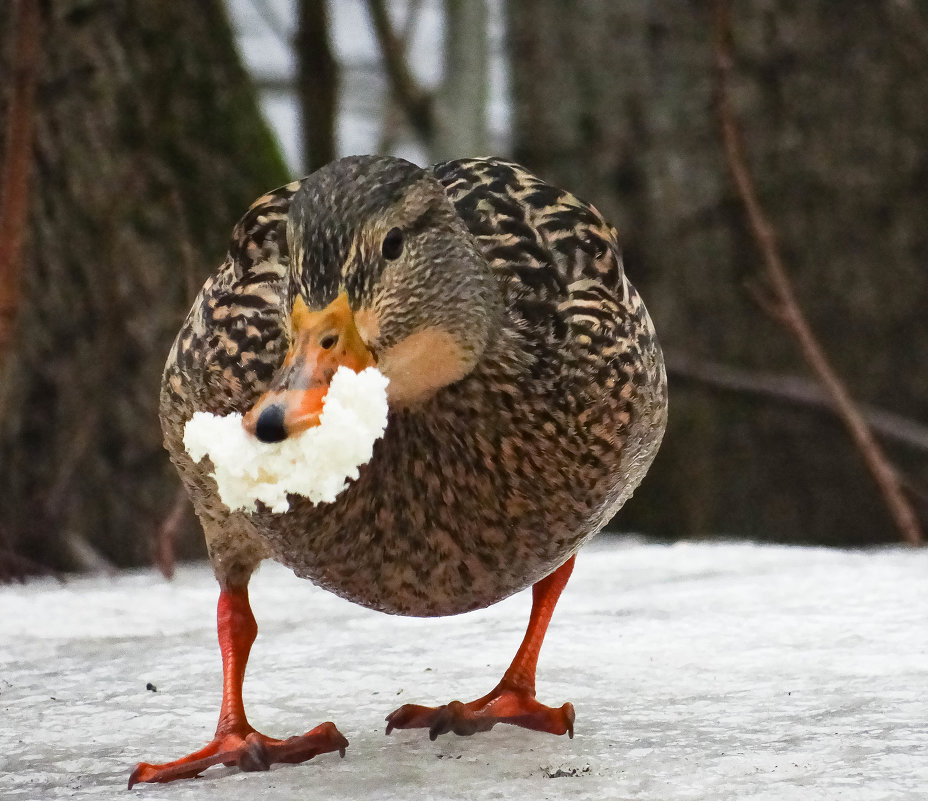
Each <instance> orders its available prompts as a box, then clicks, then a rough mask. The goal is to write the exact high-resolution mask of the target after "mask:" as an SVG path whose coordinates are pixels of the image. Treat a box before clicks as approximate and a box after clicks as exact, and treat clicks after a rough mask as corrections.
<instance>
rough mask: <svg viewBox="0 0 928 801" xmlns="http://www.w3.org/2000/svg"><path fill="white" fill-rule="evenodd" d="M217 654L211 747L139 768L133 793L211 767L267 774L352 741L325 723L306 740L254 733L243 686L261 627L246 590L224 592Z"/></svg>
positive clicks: (218, 613)
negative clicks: (218, 680) (218, 691)
mask: <svg viewBox="0 0 928 801" xmlns="http://www.w3.org/2000/svg"><path fill="white" fill-rule="evenodd" d="M216 627H217V629H218V633H219V650H220V651H221V652H222V707H221V709H220V710H219V723H218V724H217V726H216V734H215V736H214V737H213V739H212V741H211V742H210V743H208V744H207V745H206V747H205V748H201V749H200V750H199V751H194V752H193V753H192V754H188V755H187V756H185V757H182V758H181V759H178V760H175V761H174V762H165V763H164V764H161V765H150V764H148V763H147V762H140V763H139V764H138V765H137V766H136V768H135V770H134V771H132V775H131V776H130V777H129V789H130V790H131V789H132V787H133V785H135V784H137V783H138V782H169V781H173V780H174V779H190V778H193V777H194V776H196V775H198V774H199V773H201V772H202V771H204V770H206V768H208V767H210V766H211V765H217V764H219V763H220V762H221V763H222V764H224V765H228V766H231V765H238V767H239V768H241V769H242V770H246V771H251V770H267V769H268V768H269V767H270V765H271V764H273V763H275V762H291V763H295V762H303V761H305V760H307V759H312V758H313V757H314V756H316V755H317V754H324V753H326V752H327V751H339V752H340V753H341V755H342V756H344V755H345V747H346V746H347V745H348V741H347V740H346V739H345V738H344V737H343V736H342V735H341V733H340V732H339V731H338V729H336V728H335V724H334V723H323V724H321V725H320V726H317V727H316V728H315V729H313V730H312V731H308V732H306V734H303V735H298V736H296V737H290V738H289V739H287V740H275V739H273V738H271V737H267V736H265V735H263V734H261V733H260V732H257V731H255V730H254V728H253V727H252V726H251V724H250V723H249V722H248V719H247V718H246V717H245V707H244V704H243V703H242V683H243V682H244V680H245V666H246V665H247V663H248V655H249V653H251V646H252V643H254V641H255V637H256V636H257V635H258V625H257V623H255V617H254V615H253V614H252V612H251V605H250V604H249V603H248V588H247V587H235V588H223V589H222V591H221V592H220V593H219V605H218V607H217V610H216Z"/></svg>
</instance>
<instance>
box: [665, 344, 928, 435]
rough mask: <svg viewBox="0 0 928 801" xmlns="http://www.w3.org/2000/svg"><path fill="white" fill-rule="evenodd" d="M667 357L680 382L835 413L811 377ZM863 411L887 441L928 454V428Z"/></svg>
mask: <svg viewBox="0 0 928 801" xmlns="http://www.w3.org/2000/svg"><path fill="white" fill-rule="evenodd" d="M664 358H665V361H666V362H667V374H668V375H670V376H671V377H672V378H675V379H677V380H683V381H691V382H693V383H697V384H702V385H704V386H708V387H713V388H715V389H719V390H721V391H723V392H734V393H741V394H747V395H754V396H757V397H759V398H768V399H770V400H773V401H776V402H779V403H788V404H791V405H795V406H805V407H807V408H811V409H820V410H823V411H826V412H828V413H831V414H834V413H835V407H834V404H833V403H832V401H831V398H830V397H829V396H828V394H827V393H826V392H825V390H824V389H823V388H822V386H821V384H820V383H817V382H815V381H812V380H810V379H807V378H801V377H800V376H796V375H781V374H778V373H766V372H758V371H755V370H744V369H740V368H738V367H731V366H729V365H727V364H717V363H715V362H701V361H697V360H694V359H690V358H688V357H686V356H684V355H682V354H677V353H668V352H666V351H665V353H664ZM860 412H861V414H862V415H863V416H864V419H865V420H866V421H867V424H868V425H869V426H870V427H871V428H872V429H873V430H874V432H876V433H877V434H879V435H880V436H881V437H883V438H884V439H887V440H892V441H893V442H896V443H898V444H900V445H905V446H907V447H909V448H912V449H914V450H917V451H921V452H922V453H928V426H926V425H923V424H921V423H919V422H918V421H917V420H912V419H910V418H908V417H903V416H902V415H898V414H894V413H893V412H889V411H886V410H885V409H881V408H878V407H875V406H866V405H861V406H860Z"/></svg>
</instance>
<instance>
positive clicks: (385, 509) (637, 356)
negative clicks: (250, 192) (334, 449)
mask: <svg viewBox="0 0 928 801" xmlns="http://www.w3.org/2000/svg"><path fill="white" fill-rule="evenodd" d="M436 181H437V183H438V185H440V187H442V188H443V191H444V193H445V194H446V195H447V198H449V199H450V200H451V202H452V204H453V210H454V211H456V213H457V216H458V218H459V220H460V221H463V224H464V226H465V227H466V231H465V230H464V229H463V228H462V229H461V231H462V233H461V235H460V238H466V237H467V236H470V237H473V239H474V240H475V242H476V245H477V248H478V250H479V251H480V252H481V253H482V254H483V256H484V257H485V259H486V261H487V263H488V264H489V266H490V269H491V272H492V275H493V277H494V278H495V284H496V287H497V288H498V293H496V296H498V298H501V301H502V302H501V308H500V309H498V310H496V309H492V308H490V307H491V306H492V303H494V302H495V303H498V302H499V301H498V300H490V299H488V300H487V304H488V309H489V310H488V311H487V315H488V317H490V318H491V319H492V320H493V324H492V327H491V328H490V329H489V331H490V334H489V336H488V338H487V340H486V342H485V343H484V347H483V350H482V353H481V355H480V357H479V360H478V361H477V363H476V365H475V366H474V368H473V369H472V370H471V371H470V372H469V373H468V374H467V375H465V376H464V377H463V378H462V379H460V380H458V381H456V382H454V383H452V384H449V385H448V386H446V387H443V388H442V389H440V390H439V391H438V392H437V393H435V394H434V395H433V396H432V397H431V398H429V399H428V400H427V401H425V402H424V403H421V404H418V405H413V406H411V407H408V408H399V409H391V412H390V417H389V423H388V427H387V431H386V433H385V436H384V438H383V439H382V440H380V441H379V442H378V443H377V445H376V446H375V450H374V456H373V458H372V459H371V461H370V462H369V463H368V464H367V465H365V466H364V467H362V469H361V475H360V477H359V478H358V479H357V480H356V481H355V482H353V483H352V484H351V485H350V486H349V487H348V489H346V490H345V491H344V492H343V493H342V494H341V495H340V496H339V498H338V499H337V500H336V501H335V502H334V503H332V504H320V505H317V506H314V505H312V504H310V503H309V502H308V501H306V500H305V499H302V498H299V497H296V496H291V511H290V512H289V513H287V514H284V515H275V514H271V513H270V512H267V511H261V512H259V513H256V514H253V515H245V514H242V513H235V514H229V513H228V511H227V510H226V509H225V507H224V506H223V505H222V504H221V502H220V501H219V499H218V496H217V494H216V488H215V484H214V482H213V481H212V479H211V478H210V476H209V472H208V467H209V465H208V462H205V463H203V464H201V465H195V464H193V462H192V461H191V460H190V458H189V457H188V456H187V454H186V453H185V452H184V449H183V445H182V442H181V437H182V434H183V426H184V424H185V422H186V421H187V420H188V419H189V418H190V416H191V415H192V413H193V412H194V411H196V410H205V411H210V412H213V413H216V414H224V413H228V412H231V411H245V410H247V409H248V408H249V407H250V406H251V405H252V404H253V403H254V401H255V400H256V399H257V397H258V396H259V395H260V394H261V393H262V392H263V391H264V390H265V389H266V388H267V386H268V383H269V381H270V379H271V377H272V376H273V374H274V373H275V371H276V370H277V368H278V367H279V366H280V363H281V361H282V359H283V356H284V354H285V353H286V350H287V347H288V344H289V343H288V336H289V334H288V330H289V320H288V309H289V308H290V304H291V303H292V299H293V297H294V296H295V293H296V292H301V293H302V294H303V295H304V297H305V298H307V299H308V301H309V302H310V303H311V304H314V305H315V306H316V307H321V306H322V305H324V304H325V303H327V302H329V301H330V300H331V299H332V296H333V295H334V292H336V291H337V290H338V289H339V288H344V287H346V286H347V287H349V288H350V292H349V294H350V295H351V296H352V298H353V300H354V302H356V303H361V302H363V300H364V299H365V298H369V297H370V296H371V295H372V293H373V292H374V289H375V288H376V286H377V283H378V281H379V274H378V273H377V272H376V270H375V269H374V266H373V265H374V264H375V263H376V260H375V259H369V260H366V258H365V251H364V248H365V245H364V241H363V237H361V236H360V234H359V233H358V232H359V231H360V230H361V229H362V228H363V227H364V225H365V222H366V221H367V219H368V218H369V217H372V216H376V215H377V214H379V213H380V211H382V209H383V208H384V207H385V206H388V205H390V204H396V203H406V204H407V205H409V204H413V205H414V201H415V199H416V198H417V197H419V196H420V194H421V193H420V188H421V187H422V186H428V187H434V186H435V185H436V184H435V182H436ZM415 187H419V188H415ZM436 191H437V190H436ZM423 202H424V201H423ZM307 215H308V217H307ZM423 218H424V217H423ZM307 226H311V230H312V232H313V233H312V234H311V235H307V234H305V230H307ZM300 231H303V232H304V233H303V234H302V235H301V234H300ZM468 232H469V233H468ZM422 235H424V236H442V235H446V234H445V233H444V232H430V231H423V232H422ZM439 244H440V245H441V246H442V247H443V249H442V250H441V251H440V252H442V253H448V254H449V256H448V259H447V263H443V264H439V265H436V266H435V273H434V277H433V280H432V281H431V284H430V286H428V287H422V286H419V285H416V286H411V287H409V289H408V298H406V300H407V301H408V310H409V314H413V313H414V310H415V309H416V307H417V303H420V302H421V298H420V297H419V296H420V295H421V294H422V293H431V295H433V296H434V295H436V294H437V297H438V298H439V299H440V298H441V294H442V292H446V293H447V295H448V297H447V302H446V303H445V306H447V307H448V311H447V313H448V314H453V313H455V299H456V298H455V291H456V290H455V289H454V288H453V284H454V277H453V272H450V271H452V270H453V268H454V264H453V254H454V252H455V250H454V249H455V247H457V246H458V245H459V244H461V243H460V242H453V241H449V242H443V243H439ZM291 257H292V258H291ZM368 265H370V266H368ZM449 276H450V277H449ZM443 282H444V283H443ZM494 292H496V290H495V289H494ZM432 302H434V297H433V299H432ZM666 404H667V399H666V377H665V372H664V365H663V359H662V356H661V352H660V348H659V346H658V344H657V341H656V339H655V336H654V331H653V327H652V324H651V320H650V318H649V317H648V314H647V311H646V309H645V307H644V304H643V303H642V301H641V299H640V297H639V296H638V294H637V293H636V292H635V290H634V288H633V287H632V285H631V284H630V283H629V282H628V280H627V279H626V277H625V275H624V271H623V269H622V262H621V257H620V254H619V247H618V243H617V239H616V232H615V230H614V229H613V228H612V227H611V226H610V225H609V224H608V223H606V222H605V221H604V220H603V218H602V217H601V216H600V214H599V213H598V212H597V211H596V209H595V208H593V207H592V206H590V205H589V204H587V203H584V202H582V201H580V200H578V199H577V198H575V197H574V196H573V195H571V194H569V193H567V192H564V191H562V190H560V189H557V188H555V187H553V186H551V185H549V184H546V183H544V182H543V181H541V180H540V179H538V178H537V177H535V176H533V175H531V174H530V173H529V172H527V171H526V170H525V169H524V168H522V167H519V166H518V165H516V164H512V163H509V162H506V161H502V160H499V159H468V160H462V161H452V162H445V163H442V164H438V165H435V166H433V167H431V168H428V169H426V170H421V169H419V168H415V167H413V166H412V165H409V164H408V163H407V162H403V161H401V160H399V159H380V158H371V157H358V158H355V159H345V160H342V162H339V163H337V166H336V167H335V168H334V169H332V170H329V171H327V172H324V173H322V174H319V173H317V174H315V176H309V177H308V178H306V179H304V181H303V182H296V183H292V184H288V185H287V186H285V187H282V188H281V189H279V190H276V191H274V192H271V193H269V194H267V195H265V196H264V197H262V198H260V199H259V200H258V201H257V202H256V203H255V204H254V205H253V206H252V207H251V209H249V211H248V212H247V213H246V215H245V216H244V217H243V219H242V220H241V221H240V222H239V224H238V225H237V226H236V228H235V230H234V232H233V238H232V245H231V247H230V251H229V255H228V258H227V259H226V261H225V263H224V264H223V266H222V267H221V268H220V270H219V271H218V273H216V274H215V275H214V276H213V277H211V278H210V279H209V280H208V281H207V283H206V284H205V285H204V287H203V289H202V291H201V293H200V295H199V296H198V298H197V300H196V301H195V303H194V306H193V308H192V309H191V311H190V314H189V315H188V317H187V320H186V321H185V323H184V325H183V327H182V329H181V331H180V333H179V334H178V337H177V339H176V341H175V344H174V347H173V348H172V350H171V353H170V356H169V358H168V363H167V365H166V368H165V374H164V383H163V389H162V399H161V416H162V424H163V427H164V432H165V444H166V447H167V448H168V450H169V452H170V454H171V457H172V459H173V461H174V462H175V464H176V465H177V467H178V469H179V471H180V474H181V476H182V478H183V480H184V482H185V484H186V486H187V488H188V491H189V492H190V494H191V497H192V499H193V501H194V505H195V507H196V509H197V512H198V514H199V515H200V518H201V520H202V522H203V525H204V530H205V533H206V538H207V543H208V546H209V549H210V556H211V558H212V560H213V564H214V568H215V570H216V573H217V577H218V578H219V580H220V582H236V581H240V580H241V579H242V578H243V577H247V575H248V574H250V572H251V571H252V570H253V568H254V567H255V565H256V564H257V562H258V561H259V560H260V559H261V558H264V557H267V556H272V557H273V558H275V559H277V560H278V561H280V562H282V563H284V564H286V565H288V566H289V567H290V568H291V569H293V570H294V572H296V573H297V574H298V575H300V576H303V577H305V578H308V579H310V580H312V581H314V582H315V583H317V584H319V585H321V586H322V587H325V588H326V589H328V590H331V591H332V592H334V593H337V594H339V595H342V596H344V597H346V598H348V599H350V600H352V601H354V602H356V603H359V604H363V605H365V606H369V607H372V608H375V609H380V610H383V611H386V612H393V613H400V614H410V615H442V614H455V613H458V612H464V611H467V610H470V609H474V608H478V607H482V606H486V605H489V604H491V603H494V602H495V601H498V600H500V599H502V598H504V597H506V596H508V595H510V594H512V593H514V592H516V591H518V590H520V589H523V588H524V587H526V586H528V585H530V584H532V583H534V582H536V581H538V580H539V579H540V578H542V577H543V576H545V575H547V574H548V573H550V572H551V571H552V570H554V569H555V568H557V567H558V566H559V565H561V564H562V563H563V562H564V561H566V559H568V558H569V557H570V555H571V554H573V553H574V552H576V550H577V549H578V548H579V547H580V546H581V545H582V544H583V542H584V541H586V540H587V539H588V538H589V537H591V536H592V535H593V534H595V533H596V532H597V531H599V529H600V528H602V526H603V525H604V524H605V523H606V522H607V521H608V520H609V519H610V518H611V517H612V515H613V514H614V513H615V512H616V511H618V509H619V508H620V507H621V506H622V504H623V503H624V502H625V501H626V500H627V498H628V497H629V496H630V495H631V493H632V491H633V490H634V489H635V487H636V486H637V485H638V484H639V482H640V481H641V479H642V478H643V476H644V474H645V472H646V471H647V468H648V466H649V465H650V463H651V461H652V459H653V457H654V455H655V453H656V451H657V448H658V446H659V444H660V440H661V437H662V435H663V431H664V426H665V423H666V408H667V406H666Z"/></svg>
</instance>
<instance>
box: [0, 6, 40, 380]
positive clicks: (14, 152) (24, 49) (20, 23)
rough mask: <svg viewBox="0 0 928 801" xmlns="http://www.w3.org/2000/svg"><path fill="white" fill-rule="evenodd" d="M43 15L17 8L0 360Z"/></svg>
mask: <svg viewBox="0 0 928 801" xmlns="http://www.w3.org/2000/svg"><path fill="white" fill-rule="evenodd" d="M40 27H41V20H40V17H39V3H38V0H17V2H16V8H15V9H14V11H13V25H12V35H13V37H14V41H15V46H14V50H13V69H12V73H13V74H12V80H11V81H10V84H9V87H10V88H9V92H10V96H9V102H8V104H7V124H6V147H5V152H4V154H3V164H2V165H0V242H2V243H3V246H2V247H0V363H2V362H3V359H4V356H5V354H6V351H7V349H8V348H9V347H10V343H11V342H12V339H13V332H14V330H15V328H16V320H17V317H18V316H19V306H20V284H21V277H22V259H23V253H22V250H23V237H24V236H25V231H26V225H27V222H28V211H29V177H30V174H31V172H32V143H33V128H34V125H35V86H36V77H37V72H38V54H39V36H40Z"/></svg>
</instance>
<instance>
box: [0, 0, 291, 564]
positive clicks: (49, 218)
mask: <svg viewBox="0 0 928 801" xmlns="http://www.w3.org/2000/svg"><path fill="white" fill-rule="evenodd" d="M43 8H45V9H46V10H45V12H44V15H43V19H42V26H43V35H42V41H43V42H44V43H45V44H44V46H43V47H42V50H41V53H40V63H39V73H38V86H37V96H36V106H35V120H34V122H35V125H34V131H35V139H34V151H33V164H32V182H31V194H30V214H29V225H28V230H27V234H26V241H25V247H24V251H23V253H24V259H23V263H22V293H23V295H22V299H23V303H22V307H21V309H20V314H19V320H18V327H17V330H16V331H15V332H14V337H15V339H14V343H13V348H12V350H11V352H10V353H9V355H8V358H7V359H6V360H5V361H4V362H3V363H2V365H0V371H2V374H0V386H2V394H0V486H2V488H3V490H2V493H0V510H2V511H0V567H2V562H3V560H4V559H5V558H6V559H8V560H11V559H13V558H16V559H27V560H31V561H32V563H33V564H36V565H39V564H41V565H46V566H50V567H54V568H63V569H71V568H75V567H81V566H87V565H91V564H99V563H101V562H108V563H114V564H119V565H128V564H138V563H140V562H144V561H147V560H148V559H149V557H150V550H151V548H152V539H153V535H154V532H155V531H156V530H157V529H158V527H159V526H160V524H161V523H162V520H163V518H164V517H165V516H166V515H167V514H168V513H169V512H170V510H171V507H172V502H173V499H174V497H175V491H176V487H177V481H176V477H175V476H174V474H173V468H172V467H171V466H170V464H169V462H168V459H167V456H166V454H165V453H164V451H163V450H162V448H161V433H160V430H159V425H158V416H157V402H158V387H159V379H160V373H161V368H162V366H163V363H164V359H165V357H166V354H167V351H168V348H169V347H170V344H171V341H172V339H173V337H174V335H175V333H176V331H177V330H178V328H179V326H180V323H181V320H182V319H183V316H184V314H185V313H186V310H187V308H188V307H189V304H190V302H191V300H192V297H193V295H194V293H195V291H196V290H197V288H198V287H199V285H200V284H201V282H202V281H203V280H204V278H205V276H206V275H207V274H208V273H209V272H211V271H212V270H213V269H214V268H215V266H216V265H217V264H218V262H219V260H220V259H221V258H222V256H223V254H224V251H225V248H226V243H227V240H228V237H229V234H230V232H231V229H232V225H233V224H234V223H235V221H236V220H237V218H238V217H239V216H240V214H241V213H242V212H243V211H244V209H245V208H247V206H248V204H249V203H250V202H251V201H252V200H253V199H254V198H255V197H257V196H258V195H259V194H261V192H263V191H264V190H266V189H267V188H269V187H272V186H274V185H277V184H280V183H282V182H284V181H285V180H286V174H285V168H284V166H283V161H282V158H281V156H280V153H279V151H278V148H277V145H276V143H275V142H274V140H273V138H272V137H271V135H270V134H269V132H268V129H267V127H266V126H265V124H264V122H263V121H262V119H261V117H260V115H259V112H258V106H257V102H256V98H255V94H254V92H253V90H252V87H251V85H250V83H249V81H248V78H247V77H246V75H245V73H244V71H243V69H242V67H241V64H240V62H239V58H238V55H237V53H236V51H235V47H234V43H233V38H232V34H231V31H230V29H229V26H228V23H227V20H226V17H225V11H224V7H223V5H222V4H221V3H220V2H219V0H211V1H210V2H205V3H148V2H142V1H141V0H138V1H137V2H132V1H127V2H120V3H109V2H104V1H103V0H97V1H95V2H94V1H92V2H85V1H84V0H72V1H69V0H60V2H55V3H52V4H43ZM15 35H16V31H11V30H10V8H9V4H3V6H2V7H0V40H2V47H3V50H2V52H0V65H2V66H0V69H2V70H3V74H6V70H7V68H8V65H9V64H10V56H11V41H12V40H13V38H14V37H15ZM5 83H6V82H5V81H0V86H2V85H5ZM5 113H6V107H5V106H4V107H2V108H0V115H5ZM0 121H2V117H0ZM4 128H5V126H4V125H0V130H4ZM3 146H4V145H3V143H0V148H2V147H3ZM186 531H187V535H186V539H185V540H184V547H183V548H182V553H187V554H190V553H193V552H201V549H202V546H201V545H200V537H199V534H196V533H195V529H194V527H193V526H192V525H188V526H186ZM20 563H21V562H20Z"/></svg>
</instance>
